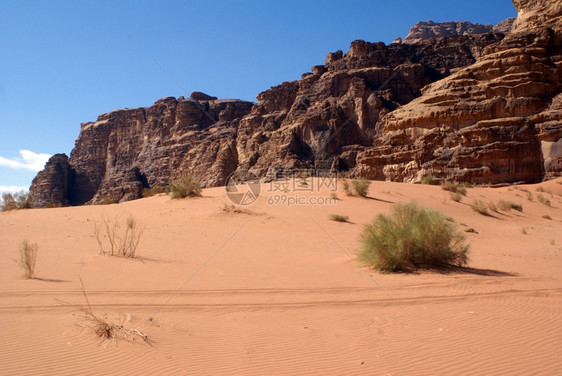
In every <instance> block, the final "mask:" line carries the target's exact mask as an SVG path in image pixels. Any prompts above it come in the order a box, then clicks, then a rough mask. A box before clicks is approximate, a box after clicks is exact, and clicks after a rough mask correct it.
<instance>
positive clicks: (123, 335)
mask: <svg viewBox="0 0 562 376" xmlns="http://www.w3.org/2000/svg"><path fill="white" fill-rule="evenodd" d="M80 283H81V284H82V295H84V299H85V300H86V304H87V306H86V307H85V308H84V307H81V310H82V312H83V313H84V314H85V315H86V318H87V320H89V321H90V322H91V323H92V324H93V329H94V333H96V335H97V336H98V337H100V338H102V339H111V340H114V341H116V340H119V339H121V340H126V341H128V342H136V340H137V338H139V339H142V340H143V342H146V343H148V344H149V345H151V343H150V341H149V339H148V336H147V335H146V334H144V333H143V332H141V331H140V330H138V329H136V328H131V329H127V328H125V327H124V325H123V323H121V324H113V323H110V322H108V321H107V320H104V319H102V318H100V317H99V316H96V315H95V314H94V312H93V311H92V306H91V305H90V300H89V299H88V295H86V289H85V288H84V282H82V278H80Z"/></svg>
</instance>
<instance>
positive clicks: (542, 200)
mask: <svg viewBox="0 0 562 376" xmlns="http://www.w3.org/2000/svg"><path fill="white" fill-rule="evenodd" d="M537 200H539V202H540V203H541V204H543V205H546V206H552V204H551V203H550V200H549V199H548V198H547V197H545V196H544V195H543V194H542V193H539V194H538V195H537Z"/></svg>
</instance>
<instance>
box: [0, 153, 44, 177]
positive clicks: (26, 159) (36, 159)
mask: <svg viewBox="0 0 562 376" xmlns="http://www.w3.org/2000/svg"><path fill="white" fill-rule="evenodd" d="M49 158H51V156H50V155H49V154H37V153H34V152H32V151H30V150H20V157H15V158H10V159H8V158H4V157H0V166H5V167H9V168H13V169H14V170H30V171H36V172H37V171H41V170H42V169H43V167H45V163H47V161H48V160H49Z"/></svg>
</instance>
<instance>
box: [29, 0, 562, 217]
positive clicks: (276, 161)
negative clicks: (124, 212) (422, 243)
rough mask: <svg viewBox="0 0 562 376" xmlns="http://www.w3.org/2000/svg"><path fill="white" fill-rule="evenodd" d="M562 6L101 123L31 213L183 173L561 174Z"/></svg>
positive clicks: (530, 5)
mask: <svg viewBox="0 0 562 376" xmlns="http://www.w3.org/2000/svg"><path fill="white" fill-rule="evenodd" d="M561 1H562V0H555V1H547V0H539V1H536V0H534V1H524V0H520V1H514V3H515V4H516V6H517V7H518V10H519V12H520V15H519V18H518V19H517V22H516V23H515V24H514V26H513V31H512V32H511V33H509V34H507V35H504V34H502V33H485V34H477V35H454V36H450V37H446V38H437V39H435V38H431V39H427V40H422V41H420V42H419V43H416V44H407V43H393V44H391V45H388V46H386V45H384V44H383V43H368V42H365V41H355V42H353V43H352V44H351V46H350V49H349V51H348V52H347V53H345V54H344V53H343V52H342V51H336V52H333V53H330V54H328V56H327V57H326V61H325V63H324V65H317V66H314V67H312V69H311V71H312V72H311V73H306V74H304V75H303V77H302V79H301V80H298V81H291V82H284V83H282V84H281V85H278V86H275V87H272V88H271V89H269V90H267V91H264V92H262V93H260V94H259V95H258V96H257V99H258V103H256V104H252V103H249V102H244V101H237V100H217V99H216V98H215V97H211V96H208V95H206V94H203V93H197V92H196V93H194V94H193V95H192V96H191V98H189V99H184V98H179V99H175V98H171V97H170V98H164V99H161V100H159V101H157V102H156V103H155V104H154V105H153V106H151V107H149V108H139V109H132V110H117V111H112V112H110V113H107V114H103V115H100V116H99V118H98V119H97V121H95V122H91V123H85V124H82V129H81V132H80V136H79V137H78V139H77V140H76V146H75V148H74V150H73V151H72V154H71V157H70V160H69V161H68V162H66V163H67V164H66V165H65V162H64V161H63V159H64V158H63V157H58V158H57V159H55V160H53V162H49V164H48V165H47V167H46V169H45V170H44V171H42V172H41V173H40V174H39V175H38V177H37V178H36V181H37V182H35V181H34V184H33V185H32V188H31V193H32V196H33V197H34V199H36V200H37V201H34V202H35V204H34V206H36V207H40V206H45V205H46V204H47V203H55V202H53V201H56V200H59V199H60V201H59V202H60V203H61V204H63V205H65V204H67V203H70V204H72V205H80V204H84V203H96V202H100V201H102V200H105V199H106V198H109V199H111V200H113V201H124V200H131V199H135V198H138V197H140V196H141V192H142V189H143V187H151V186H155V185H161V186H166V185H168V183H169V181H170V180H171V179H173V178H175V177H176V176H178V175H179V174H181V173H182V172H190V173H192V174H194V175H195V176H196V177H197V178H199V179H200V180H201V181H202V183H203V185H204V186H216V185H223V184H224V183H225V180H226V178H227V176H228V175H229V174H230V173H231V172H233V171H237V170H245V169H249V170H250V171H251V172H253V173H254V174H256V175H258V176H260V177H263V178H264V179H265V178H267V177H271V176H272V171H276V170H277V169H281V168H311V167H316V168H321V169H332V170H337V171H339V173H340V175H343V176H347V177H359V176H365V177H367V178H371V179H384V180H392V181H403V182H418V181H420V180H421V178H422V177H423V176H424V175H426V174H431V175H433V176H435V177H436V178H438V179H451V180H457V181H470V182H473V183H484V184H487V183H492V184H494V183H506V182H507V183H508V182H518V181H525V182H535V181H540V180H542V179H547V178H552V177H556V176H560V174H561V173H562V118H561V117H562V96H561V94H560V93H561V91H562V90H561V89H562V85H561V82H562V72H561V66H562V57H561V51H562V35H561V29H560V18H561V17H560V2H561ZM545 15H546V16H545ZM541 25H542V26H541ZM545 25H546V26H545ZM504 26H505V27H508V26H506V25H504ZM53 158H54V157H53ZM57 161H58V162H57ZM57 166H59V167H57ZM65 166H67V167H65ZM65 168H66V170H65ZM65 171H67V172H65ZM68 176H70V178H68ZM65 182H68V183H65ZM48 187H52V189H51V191H53V192H54V193H52V194H51V193H49V192H50V190H49V189H48ZM65 187H67V188H65Z"/></svg>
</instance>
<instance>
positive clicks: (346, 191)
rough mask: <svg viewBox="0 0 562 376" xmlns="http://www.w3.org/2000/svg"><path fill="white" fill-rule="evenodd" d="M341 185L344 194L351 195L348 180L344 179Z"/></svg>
mask: <svg viewBox="0 0 562 376" xmlns="http://www.w3.org/2000/svg"><path fill="white" fill-rule="evenodd" d="M342 187H343V191H344V192H345V194H346V195H348V196H353V192H351V185H350V184H349V182H348V181H344V182H343V186H342Z"/></svg>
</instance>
